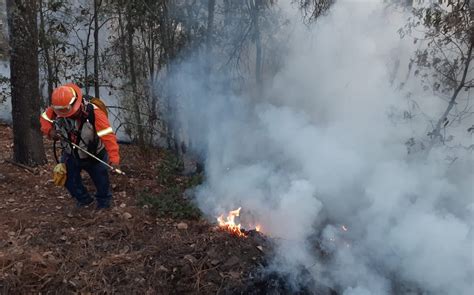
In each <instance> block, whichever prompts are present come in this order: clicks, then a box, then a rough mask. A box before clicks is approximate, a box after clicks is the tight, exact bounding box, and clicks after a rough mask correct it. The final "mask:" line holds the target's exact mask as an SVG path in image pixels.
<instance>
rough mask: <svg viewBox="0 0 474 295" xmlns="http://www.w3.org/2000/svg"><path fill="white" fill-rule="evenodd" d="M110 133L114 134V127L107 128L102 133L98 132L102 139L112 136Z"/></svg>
mask: <svg viewBox="0 0 474 295" xmlns="http://www.w3.org/2000/svg"><path fill="white" fill-rule="evenodd" d="M110 133H114V131H113V130H112V127H109V128H105V129H104V130H101V131H99V132H97V135H98V136H99V137H102V136H104V135H107V134H110Z"/></svg>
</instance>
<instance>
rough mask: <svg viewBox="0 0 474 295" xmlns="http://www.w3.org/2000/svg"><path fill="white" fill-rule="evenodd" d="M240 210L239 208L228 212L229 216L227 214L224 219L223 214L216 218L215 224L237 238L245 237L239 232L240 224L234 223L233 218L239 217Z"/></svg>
mask: <svg viewBox="0 0 474 295" xmlns="http://www.w3.org/2000/svg"><path fill="white" fill-rule="evenodd" d="M240 209H242V207H239V209H236V210H233V211H230V212H229V214H227V217H225V218H224V214H222V215H221V216H219V217H218V218H217V222H218V223H219V226H220V227H222V228H225V229H226V230H228V231H230V232H231V233H233V234H235V235H237V236H239V237H245V234H244V233H243V232H242V230H241V224H240V223H239V224H236V223H235V218H236V217H239V215H240Z"/></svg>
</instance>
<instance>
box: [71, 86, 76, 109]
mask: <svg viewBox="0 0 474 295" xmlns="http://www.w3.org/2000/svg"><path fill="white" fill-rule="evenodd" d="M69 89H71V92H72V98H71V101H70V102H69V104H70V105H71V104H72V103H73V102H74V101H75V100H76V98H77V94H76V91H75V90H74V88H72V87H69Z"/></svg>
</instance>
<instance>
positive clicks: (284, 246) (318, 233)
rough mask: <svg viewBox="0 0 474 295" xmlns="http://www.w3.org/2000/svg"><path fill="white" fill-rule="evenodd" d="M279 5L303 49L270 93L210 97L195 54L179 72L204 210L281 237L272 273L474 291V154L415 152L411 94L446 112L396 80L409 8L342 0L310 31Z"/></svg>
mask: <svg viewBox="0 0 474 295" xmlns="http://www.w3.org/2000/svg"><path fill="white" fill-rule="evenodd" d="M279 5H280V7H281V9H282V13H283V14H285V17H287V18H288V19H289V21H290V22H289V23H290V25H289V26H288V28H287V30H288V31H290V32H291V34H288V38H289V40H284V42H285V44H290V45H289V46H290V47H289V48H288V51H287V52H286V55H285V58H284V61H283V62H284V65H283V67H282V69H281V70H280V71H279V72H278V73H277V75H276V76H275V77H274V78H273V79H272V82H271V83H267V84H266V86H265V89H264V91H263V93H264V97H258V99H253V98H251V96H250V95H249V96H246V95H238V96H233V95H229V94H228V93H224V92H222V93H216V92H213V93H210V92H209V91H207V90H206V89H207V88H206V87H204V86H203V85H205V81H202V79H200V77H198V76H196V75H194V74H193V73H195V72H196V71H195V68H196V67H199V65H198V64H199V63H197V62H195V61H193V60H191V61H189V62H186V63H185V64H184V65H182V66H180V67H179V68H178V70H177V71H176V74H175V75H174V76H173V79H172V80H173V83H174V85H173V86H174V89H175V90H176V92H177V93H179V98H180V100H179V102H178V104H179V112H178V114H179V116H178V122H177V124H178V125H179V126H180V128H181V130H182V131H181V132H183V133H185V134H186V136H187V138H188V141H189V144H190V146H191V148H192V149H193V150H194V151H195V152H197V153H200V154H201V155H202V156H203V157H204V159H205V167H206V181H205V183H204V184H203V185H202V186H200V187H199V188H198V190H197V201H198V203H199V206H200V208H201V209H202V210H203V211H204V212H205V213H206V214H207V215H208V216H209V217H210V218H213V217H216V216H218V215H220V214H222V213H225V212H228V211H229V210H233V209H236V208H238V207H242V222H243V223H244V225H245V223H246V222H247V223H248V226H252V224H254V223H255V222H258V223H259V224H261V225H262V231H263V232H264V233H265V234H267V235H268V236H271V237H274V238H275V239H276V240H277V241H278V245H277V255H276V257H275V258H274V261H273V262H272V265H271V266H270V267H273V268H274V269H275V270H278V271H279V272H281V273H282V274H285V275H289V278H290V279H292V280H293V282H294V284H295V285H297V282H298V280H299V279H300V275H299V272H298V269H301V268H304V269H305V270H306V271H307V272H309V274H310V275H311V277H312V278H313V279H314V280H315V281H316V282H320V283H321V284H324V285H327V286H330V287H332V288H334V289H336V290H338V291H339V292H340V293H343V294H348V295H349V294H350V295H355V294H395V293H398V294H405V293H410V292H413V293H419V292H420V293H425V292H427V293H429V294H472V291H473V280H472V278H473V275H474V267H473V233H472V226H473V218H472V217H473V210H474V203H473V191H472V188H473V187H472V179H473V176H474V175H473V174H474V173H473V169H472V167H474V166H473V164H474V163H473V158H472V153H470V152H469V151H465V150H462V149H460V150H446V149H441V148H437V149H433V150H431V152H430V153H429V154H428V155H426V153H424V152H423V151H421V152H411V153H407V146H406V144H405V143H406V142H407V140H408V139H409V138H423V137H424V136H425V135H426V128H427V121H426V118H424V117H422V116H419V117H416V118H413V119H412V120H410V121H409V122H407V121H404V120H401V119H400V118H399V117H398V115H397V114H399V113H401V112H402V111H403V110H405V109H406V108H407V100H406V92H407V91H408V90H409V91H410V92H411V93H412V98H413V97H416V99H417V100H418V101H419V103H420V105H422V106H424V107H425V111H426V113H429V114H432V115H433V116H434V117H436V116H437V115H438V114H441V113H442V111H443V107H445V102H444V101H442V100H441V99H439V98H438V97H435V96H433V95H431V94H426V93H424V92H422V91H421V90H420V89H418V88H417V87H418V86H417V83H408V84H410V86H409V87H412V88H411V89H408V90H407V88H404V89H403V91H401V90H397V87H396V86H395V85H397V84H398V83H397V81H398V80H402V79H403V77H405V76H406V71H407V70H408V69H407V67H405V65H406V64H407V60H408V57H409V56H410V54H412V53H413V47H412V46H413V44H411V43H410V41H407V40H400V38H399V36H398V34H397V30H398V29H399V28H400V27H402V26H403V25H404V22H405V21H406V19H405V16H404V13H403V12H402V11H398V10H397V9H396V8H394V7H387V6H386V4H384V3H383V1H337V2H336V4H335V5H334V6H333V8H332V10H331V12H330V13H329V14H328V15H327V16H324V17H322V18H320V19H319V21H318V22H317V23H316V24H315V25H312V26H310V27H308V26H305V25H304V24H302V23H301V15H298V14H297V13H296V12H295V9H294V8H293V7H292V6H291V5H288V4H281V3H280V4H279ZM396 65H398V69H397V68H396ZM466 136H467V135H466ZM471 140H472V138H471ZM450 157H451V158H450ZM453 157H456V158H455V159H454V158H453ZM448 159H451V160H448ZM452 159H454V160H452ZM246 218H247V219H246ZM317 249H318V250H317ZM321 251H324V252H325V253H328V254H327V256H326V257H325V258H324V259H321V257H320V255H319V254H318V253H319V252H321Z"/></svg>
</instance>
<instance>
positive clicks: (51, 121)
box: [41, 112, 54, 123]
mask: <svg viewBox="0 0 474 295" xmlns="http://www.w3.org/2000/svg"><path fill="white" fill-rule="evenodd" d="M41 118H43V119H45V120H46V121H48V122H49V123H54V121H53V120H51V119H50V118H49V117H48V115H47V114H46V112H43V113H42V114H41Z"/></svg>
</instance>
